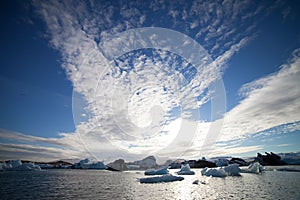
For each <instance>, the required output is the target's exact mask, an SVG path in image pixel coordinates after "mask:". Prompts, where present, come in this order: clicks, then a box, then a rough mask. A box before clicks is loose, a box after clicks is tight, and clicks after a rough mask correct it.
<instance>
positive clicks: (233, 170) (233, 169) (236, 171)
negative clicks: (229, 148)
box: [224, 164, 241, 176]
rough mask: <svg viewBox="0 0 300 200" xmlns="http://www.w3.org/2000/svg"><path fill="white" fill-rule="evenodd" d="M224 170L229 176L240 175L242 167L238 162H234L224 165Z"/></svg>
mask: <svg viewBox="0 0 300 200" xmlns="http://www.w3.org/2000/svg"><path fill="white" fill-rule="evenodd" d="M224 171H225V172H226V174H227V175H228V176H240V175H241V174H240V172H241V169H240V167H239V165H238V164H232V165H228V166H226V167H224Z"/></svg>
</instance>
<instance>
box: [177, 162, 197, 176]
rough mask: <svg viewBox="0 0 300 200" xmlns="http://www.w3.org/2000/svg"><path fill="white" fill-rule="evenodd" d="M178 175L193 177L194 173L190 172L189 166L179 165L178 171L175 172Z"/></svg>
mask: <svg viewBox="0 0 300 200" xmlns="http://www.w3.org/2000/svg"><path fill="white" fill-rule="evenodd" d="M176 173H177V174H178V175H194V174H195V172H194V171H192V170H191V168H190V165H189V164H186V165H181V169H180V171H178V172H176Z"/></svg>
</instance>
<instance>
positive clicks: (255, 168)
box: [242, 162, 265, 174]
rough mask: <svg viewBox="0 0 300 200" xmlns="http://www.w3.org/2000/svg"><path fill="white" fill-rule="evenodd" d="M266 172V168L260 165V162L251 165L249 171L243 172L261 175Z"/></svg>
mask: <svg viewBox="0 0 300 200" xmlns="http://www.w3.org/2000/svg"><path fill="white" fill-rule="evenodd" d="M264 170H265V169H264V167H263V166H262V165H261V164H259V162H254V163H251V164H250V165H249V166H248V168H247V169H244V170H242V172H244V173H254V174H259V173H262V172H263V171H264Z"/></svg>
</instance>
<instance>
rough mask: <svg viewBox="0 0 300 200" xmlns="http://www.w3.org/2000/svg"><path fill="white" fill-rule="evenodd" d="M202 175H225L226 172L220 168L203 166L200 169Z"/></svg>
mask: <svg viewBox="0 0 300 200" xmlns="http://www.w3.org/2000/svg"><path fill="white" fill-rule="evenodd" d="M201 174H202V175H203V176H212V177H226V176H227V174H226V172H225V170H224V169H222V168H207V167H206V168H204V169H203V170H202V171H201Z"/></svg>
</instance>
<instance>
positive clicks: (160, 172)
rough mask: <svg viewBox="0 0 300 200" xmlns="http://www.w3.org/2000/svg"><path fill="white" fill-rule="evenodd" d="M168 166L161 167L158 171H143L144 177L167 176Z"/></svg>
mask: <svg viewBox="0 0 300 200" xmlns="http://www.w3.org/2000/svg"><path fill="white" fill-rule="evenodd" d="M168 168H169V166H163V167H161V168H159V169H147V170H146V171H145V175H163V174H168V173H169V170H168Z"/></svg>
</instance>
